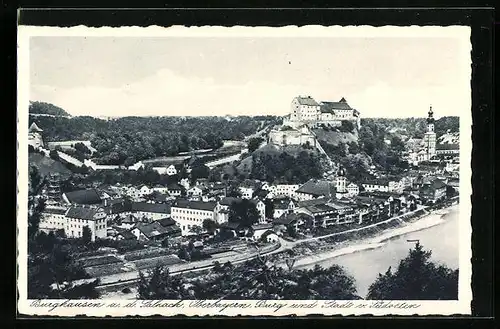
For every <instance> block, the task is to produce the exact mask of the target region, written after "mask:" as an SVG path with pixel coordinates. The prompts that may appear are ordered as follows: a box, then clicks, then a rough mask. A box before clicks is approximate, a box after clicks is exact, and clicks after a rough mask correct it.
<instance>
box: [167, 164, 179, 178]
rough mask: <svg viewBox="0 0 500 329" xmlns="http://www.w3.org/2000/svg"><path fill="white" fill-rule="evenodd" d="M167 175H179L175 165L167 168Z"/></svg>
mask: <svg viewBox="0 0 500 329" xmlns="http://www.w3.org/2000/svg"><path fill="white" fill-rule="evenodd" d="M166 173H167V175H169V176H173V175H177V169H175V166H174V165H170V166H168V167H167V171H166Z"/></svg>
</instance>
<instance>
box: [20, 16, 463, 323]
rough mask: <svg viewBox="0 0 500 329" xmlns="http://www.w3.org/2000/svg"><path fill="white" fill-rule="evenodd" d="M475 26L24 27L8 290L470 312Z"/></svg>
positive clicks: (195, 312)
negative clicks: (14, 248)
mask: <svg viewBox="0 0 500 329" xmlns="http://www.w3.org/2000/svg"><path fill="white" fill-rule="evenodd" d="M470 52H471V43H470V28H469V27H466V26H448V27H441V26H423V27H422V26H408V27H396V26H383V27H372V26H303V27H297V26H286V27H279V28H275V27H245V26H239V27H217V26H205V27H184V26H171V27H158V26H151V27H121V28H108V27H102V28H89V27H85V26H78V27H70V28H59V27H36V26H19V32H18V108H17V113H18V128H17V132H18V136H17V138H18V151H17V159H18V180H17V182H18V185H17V190H18V195H17V201H18V204H17V209H18V212H17V227H18V236H17V242H18V258H17V260H18V273H17V274H18V278H17V283H18V310H19V313H20V314H25V315H39V316H52V315H53V316H65V317H66V316H67V317H71V316H76V315H82V314H84V315H88V316H117V317H118V316H126V315H140V316H148V315H163V316H175V315H187V316H205V315H210V316H238V315H247V316H287V315H296V316H305V315H310V314H316V315H324V316H329V315H346V316H347V315H354V316H356V315H367V314H370V315H374V316H383V315H450V314H464V315H469V314H471V308H470V303H471V300H472V292H471V274H472V269H471V232H472V231H471V222H470V220H471V207H472V206H471V201H470V196H471V193H472V188H471V175H472V169H471V151H472V140H471V124H472V115H471V87H470V81H471V57H470Z"/></svg>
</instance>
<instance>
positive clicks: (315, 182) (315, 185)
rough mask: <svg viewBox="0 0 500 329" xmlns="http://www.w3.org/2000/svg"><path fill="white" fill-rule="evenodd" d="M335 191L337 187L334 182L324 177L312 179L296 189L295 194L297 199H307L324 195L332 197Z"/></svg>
mask: <svg viewBox="0 0 500 329" xmlns="http://www.w3.org/2000/svg"><path fill="white" fill-rule="evenodd" d="M335 192H336V189H335V184H334V183H333V182H330V181H327V180H322V179H310V180H309V181H307V182H306V183H305V184H303V185H302V186H301V187H299V189H298V190H297V191H295V196H296V198H297V200H299V201H305V200H313V199H317V198H322V197H332V196H334V195H335Z"/></svg>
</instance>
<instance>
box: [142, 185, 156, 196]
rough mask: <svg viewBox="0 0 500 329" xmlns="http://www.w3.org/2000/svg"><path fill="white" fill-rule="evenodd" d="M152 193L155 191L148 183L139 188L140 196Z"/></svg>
mask: <svg viewBox="0 0 500 329" xmlns="http://www.w3.org/2000/svg"><path fill="white" fill-rule="evenodd" d="M151 193H153V190H152V189H150V188H149V187H147V186H146V185H143V186H141V188H140V189H139V197H141V198H143V197H145V196H146V195H150V194H151Z"/></svg>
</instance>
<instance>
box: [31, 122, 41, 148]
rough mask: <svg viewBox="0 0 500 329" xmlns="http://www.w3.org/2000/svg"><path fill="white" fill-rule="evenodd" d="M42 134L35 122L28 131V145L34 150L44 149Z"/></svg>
mask: <svg viewBox="0 0 500 329" xmlns="http://www.w3.org/2000/svg"><path fill="white" fill-rule="evenodd" d="M42 132H43V130H42V129H40V128H39V127H38V126H37V125H36V123H34V122H33V123H32V124H31V126H30V127H29V129H28V144H29V145H31V146H33V147H34V148H38V147H43V139H42Z"/></svg>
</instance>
